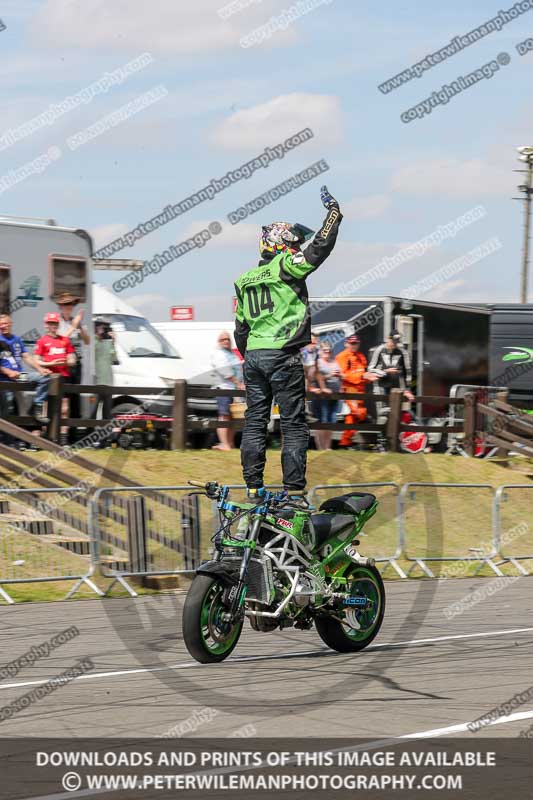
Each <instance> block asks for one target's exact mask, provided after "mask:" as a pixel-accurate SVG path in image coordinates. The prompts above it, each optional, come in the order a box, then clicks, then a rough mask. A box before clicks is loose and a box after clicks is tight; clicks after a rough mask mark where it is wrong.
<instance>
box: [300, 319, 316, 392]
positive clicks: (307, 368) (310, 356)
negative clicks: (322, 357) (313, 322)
mask: <svg viewBox="0 0 533 800" xmlns="http://www.w3.org/2000/svg"><path fill="white" fill-rule="evenodd" d="M317 359H318V337H317V335H316V333H312V334H311V341H310V343H309V344H308V345H307V346H306V347H304V348H302V361H303V365H304V375H305V389H306V391H307V392H311V391H313V388H318V383H317V380H316V363H317Z"/></svg>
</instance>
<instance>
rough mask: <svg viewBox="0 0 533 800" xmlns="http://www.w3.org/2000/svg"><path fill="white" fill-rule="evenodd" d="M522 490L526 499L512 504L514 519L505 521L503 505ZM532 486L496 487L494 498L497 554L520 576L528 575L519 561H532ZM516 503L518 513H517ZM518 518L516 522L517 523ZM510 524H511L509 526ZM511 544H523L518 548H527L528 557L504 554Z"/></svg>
mask: <svg viewBox="0 0 533 800" xmlns="http://www.w3.org/2000/svg"><path fill="white" fill-rule="evenodd" d="M518 490H520V491H522V490H524V491H525V492H526V497H525V498H524V499H523V500H522V502H520V501H516V500H515V502H514V504H513V511H512V514H513V517H514V519H512V520H509V522H508V521H507V519H506V514H505V511H506V509H504V507H503V504H504V503H506V502H507V501H508V500H509V495H510V494H516V492H517V491H518ZM532 490H533V484H531V483H507V484H503V485H502V486H498V488H497V490H496V494H495V497H494V535H495V542H496V546H497V549H498V552H499V553H500V554H501V556H502V558H503V559H504V561H505V562H509V563H511V564H512V565H513V566H514V567H515V568H516V569H517V570H518V572H520V573H521V574H522V575H530V574H531V573H529V572H528V571H527V570H526V569H525V568H524V567H523V566H522V564H520V561H527V560H531V559H533V491H532ZM517 503H518V513H517ZM517 518H518V521H517ZM510 523H512V524H510ZM511 542H513V543H514V546H515V547H516V546H517V545H518V544H519V542H523V543H524V544H521V545H519V546H521V547H522V546H524V547H529V548H530V552H529V555H524V554H521V553H519V554H514V555H513V554H511V553H508V552H506V550H507V548H506V546H507V545H510V544H511Z"/></svg>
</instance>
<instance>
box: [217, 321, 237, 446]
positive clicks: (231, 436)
mask: <svg viewBox="0 0 533 800" xmlns="http://www.w3.org/2000/svg"><path fill="white" fill-rule="evenodd" d="M211 366H212V368H213V370H214V371H215V373H216V377H217V380H216V388H217V389H234V388H235V389H244V385H243V382H242V362H241V360H240V359H239V358H238V357H237V356H236V355H235V353H233V351H232V348H231V336H230V334H229V333H228V331H223V332H222V333H221V334H220V335H219V337H218V342H217V347H216V348H215V350H214V351H213V355H212V357H211ZM232 402H233V397H217V410H218V419H219V421H220V422H229V421H230V420H231V413H230V405H231V403H232ZM217 436H218V442H219V443H218V444H215V445H213V450H232V449H233V447H234V446H235V432H234V431H233V428H217Z"/></svg>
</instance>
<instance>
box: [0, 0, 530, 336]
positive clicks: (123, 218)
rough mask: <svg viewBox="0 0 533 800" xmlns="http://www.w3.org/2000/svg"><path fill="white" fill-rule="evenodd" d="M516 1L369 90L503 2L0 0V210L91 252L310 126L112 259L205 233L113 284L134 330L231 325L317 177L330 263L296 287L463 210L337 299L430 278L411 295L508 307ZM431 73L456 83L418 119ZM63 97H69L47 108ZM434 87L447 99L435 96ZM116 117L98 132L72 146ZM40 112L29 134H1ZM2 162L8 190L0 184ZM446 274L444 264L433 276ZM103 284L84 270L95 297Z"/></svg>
mask: <svg viewBox="0 0 533 800" xmlns="http://www.w3.org/2000/svg"><path fill="white" fill-rule="evenodd" d="M521 5H522V6H523V7H524V8H523V9H522V10H521V11H520V13H517V12H513V14H512V15H509V19H508V21H506V22H505V24H504V23H503V22H501V24H500V25H499V27H501V30H494V31H493V32H489V33H487V35H485V36H483V37H482V38H480V39H479V41H476V42H474V43H473V44H471V45H470V46H467V47H466V46H462V47H461V48H458V52H456V53H455V54H452V55H449V56H448V57H446V58H444V59H442V58H441V59H440V62H438V61H437V59H434V61H435V63H434V64H433V65H431V64H429V62H426V64H425V67H420V68H419V69H418V70H417V71H418V72H419V73H420V77H416V76H415V77H413V78H412V79H411V80H409V81H407V82H405V83H404V84H403V85H399V86H397V88H393V89H391V90H390V91H389V92H387V93H386V92H384V91H381V90H380V89H379V88H378V86H379V85H381V84H383V83H384V82H385V81H387V79H389V78H392V77H393V76H395V75H397V74H398V73H400V72H402V71H403V70H405V69H407V68H408V67H410V66H411V65H414V64H416V63H419V62H421V61H422V59H424V58H425V57H426V56H427V55H428V54H431V53H435V52H436V51H438V50H440V49H441V48H444V47H446V46H447V45H449V44H450V42H451V41H452V40H453V38H454V37H456V36H464V35H465V34H467V33H468V32H469V31H472V30H473V29H475V28H478V27H479V26H482V25H483V24H484V23H487V22H488V21H489V20H491V19H493V18H494V17H496V15H497V14H498V12H500V11H501V10H502V9H503V10H504V11H508V10H509V9H511V8H512V7H513V6H512V4H511V3H509V4H505V3H502V1H501V0H498V2H496V0H494V2H493V1H492V0H483V2H481V0H470V2H469V3H464V2H459V0H448V2H447V3H424V4H422V3H420V2H419V0H394V2H392V0H390V1H389V2H382V3H379V4H376V3H374V2H371V1H370V0H357V1H355V0H234V2H233V12H234V13H231V14H230V11H231V10H232V9H229V8H227V6H228V3H227V2H225V1H224V0H195V2H194V3H186V2H184V0H151V2H150V3H146V2H145V0H4V1H3V3H2V4H1V6H0V20H1V21H2V23H3V25H2V24H0V29H1V28H3V27H4V26H5V29H4V30H0V54H1V55H2V69H1V71H0V95H1V97H2V117H1V120H0V215H21V216H35V217H45V218H53V219H55V220H56V221H57V222H58V224H60V225H64V226H68V227H75V228H84V229H86V230H88V231H89V232H90V233H91V235H92V237H93V239H94V243H95V248H100V247H104V246H105V245H107V244H109V243H110V242H112V241H114V240H115V239H117V237H119V236H121V235H123V234H125V233H127V232H129V231H132V230H133V229H135V228H136V226H138V225H139V224H140V223H143V222H146V221H147V220H150V219H151V218H152V217H154V216H155V215H157V214H159V213H160V212H162V211H163V209H164V208H165V207H166V206H167V205H168V204H177V203H179V202H180V201H181V200H183V199H184V198H187V197H189V196H190V195H192V194H193V193H195V192H197V191H199V190H201V189H202V188H203V187H205V186H206V185H208V184H209V183H210V181H211V180H212V179H216V180H220V178H221V177H222V176H224V175H226V174H227V173H228V172H229V171H230V170H236V169H237V168H238V167H240V166H241V165H243V164H245V163H247V162H249V161H251V160H252V159H254V157H256V156H259V155H260V154H261V153H264V152H265V148H274V147H275V146H276V145H278V144H280V143H282V142H284V141H285V140H286V139H288V138H289V137H291V136H293V135H294V134H296V133H297V132H299V131H301V130H303V129H306V128H310V129H311V130H312V132H313V136H312V138H310V139H309V140H308V141H305V142H304V143H302V144H300V145H299V146H297V147H294V148H293V149H291V150H289V151H288V152H286V153H285V154H284V156H283V158H276V159H275V160H273V161H272V162H271V163H269V165H268V166H266V167H260V168H259V169H256V170H255V171H254V172H253V174H252V175H251V176H250V177H248V178H244V177H243V178H242V179H241V180H239V181H236V182H235V183H232V184H231V185H229V186H228V187H227V188H224V189H223V190H222V191H219V192H217V193H216V194H215V195H214V197H213V199H207V200H205V201H204V202H202V203H200V204H198V205H197V206H194V207H192V208H191V209H190V210H188V211H187V212H186V213H183V214H181V215H179V216H177V217H176V218H175V219H172V220H170V221H169V222H168V223H167V224H165V225H164V226H161V227H159V228H157V229H155V230H153V231H152V232H150V233H146V235H144V236H142V238H139V239H137V240H136V241H135V242H134V244H133V246H131V247H130V246H126V247H124V248H123V249H122V250H121V251H120V252H117V253H116V254H115V257H117V258H134V259H141V260H145V261H151V260H152V259H153V258H154V256H155V255H156V254H158V253H161V252H162V251H164V250H166V249H168V248H169V247H170V246H171V245H173V244H177V243H179V242H182V241H184V240H185V239H187V238H189V237H191V236H192V235H193V234H195V233H196V232H198V231H200V230H202V229H207V227H208V225H209V224H210V223H212V222H218V223H220V225H221V228H222V229H221V232H220V233H218V234H217V235H216V236H215V235H212V236H211V238H210V239H209V241H207V242H206V243H205V246H203V247H201V248H195V249H193V250H191V251H190V252H187V253H185V254H184V255H182V256H181V257H180V258H179V259H176V260H174V261H172V262H171V263H169V264H167V265H166V266H164V267H163V268H162V269H161V270H160V271H159V272H157V273H156V272H152V273H149V274H147V275H146V277H145V278H144V280H143V281H142V283H139V284H137V285H135V286H128V288H126V289H124V290H123V291H121V297H122V299H123V300H125V301H126V302H128V303H130V304H132V305H134V306H135V307H136V308H138V309H139V310H141V311H142V312H143V313H144V314H145V315H146V316H148V317H149V318H150V319H151V320H152V321H162V320H167V319H169V314H170V307H171V306H173V305H186V306H193V307H194V312H195V318H196V319H198V320H213V321H217V320H227V319H230V318H231V316H232V297H233V293H234V292H233V282H234V280H235V278H236V277H237V276H238V275H239V274H240V273H242V272H244V271H246V270H247V269H250V268H252V267H253V266H254V265H255V264H256V263H257V259H258V255H259V251H258V244H259V236H260V230H261V225H262V224H265V223H269V222H273V221H276V220H287V221H298V222H302V223H304V224H305V225H307V226H309V227H311V228H314V229H317V228H318V227H319V225H320V223H321V221H322V219H323V217H324V214H325V211H324V209H323V207H322V205H321V203H320V186H321V185H322V184H323V183H326V184H327V186H328V188H329V190H330V191H331V192H332V194H334V195H335V197H337V199H338V200H339V202H340V206H341V210H342V211H343V214H344V220H343V222H342V225H341V229H340V235H339V241H338V243H337V246H336V248H335V250H334V252H333V254H332V255H331V256H330V258H329V259H328V260H327V261H326V262H325V263H324V264H323V266H322V267H321V268H320V269H319V270H318V271H317V272H316V273H315V274H314V275H313V276H311V278H310V279H309V291H310V294H311V295H312V296H324V295H328V294H331V293H335V291H336V290H337V294H338V293H339V288H338V287H339V286H341V287H342V286H343V285H344V284H347V283H349V282H350V281H354V280H355V279H357V277H358V276H361V275H362V274H363V273H367V272H369V271H370V270H372V268H373V267H375V266H376V265H379V264H380V263H382V260H383V259H384V258H385V257H388V258H389V259H391V258H392V257H393V256H394V255H396V254H398V253H399V252H402V253H403V252H407V250H406V248H408V247H410V246H412V245H413V244H415V243H417V242H420V241H421V240H424V239H426V240H427V237H429V236H430V235H431V234H432V233H434V232H435V231H439V230H441V231H442V230H443V229H444V226H450V224H451V223H454V221H456V220H457V219H459V218H464V215H465V214H468V212H469V211H471V210H472V209H478V208H480V207H481V209H482V213H481V214H480V213H477V214H474V215H473V216H474V217H475V218H476V219H474V220H473V221H471V222H470V223H469V224H467V225H463V226H462V227H461V229H460V230H455V228H454V229H453V230H454V233H453V234H450V235H446V236H443V237H440V238H441V241H440V243H437V244H433V245H432V246H430V247H422V248H420V247H419V248H418V249H417V250H416V253H415V255H412V254H413V250H412V249H411V250H409V251H408V252H409V253H410V254H411V255H410V256H409V257H408V258H405V259H403V260H402V259H400V260H401V262H402V263H400V264H399V265H397V266H395V267H394V268H393V269H390V270H389V271H388V273H387V274H384V275H383V277H381V278H379V277H378V278H376V277H375V276H373V277H371V279H368V280H367V282H366V285H365V287H364V290H358V291H354V292H353V294H358V293H359V294H364V295H365V296H369V295H372V296H374V295H376V296H380V295H383V294H392V295H402V296H407V289H408V288H409V287H412V286H413V285H415V284H417V283H420V281H422V280H423V279H424V278H427V277H428V276H432V275H433V274H435V276H436V277H435V278H434V279H433V280H431V281H428V282H427V285H426V286H425V288H423V296H424V299H427V300H434V301H437V302H453V301H461V302H518V301H519V299H520V295H519V292H520V269H521V250H522V237H523V208H522V204H521V203H519V202H517V201H516V200H513V198H514V197H517V196H519V193H518V191H517V188H516V187H517V185H518V184H519V183H520V182H521V181H522V176H521V175H519V174H518V173H516V172H514V170H517V169H520V168H521V166H522V165H521V163H520V162H519V161H518V160H517V155H518V154H517V152H516V147H517V146H520V145H533V106H532V104H531V86H532V75H533V0H531V9H530V10H527V6H528V5H529V0H524V2H523V3H522V4H521ZM238 6H241V7H240V8H238ZM524 9H525V10H524ZM284 12H285V13H284ZM288 12H290V13H288ZM515 14H516V17H515ZM504 16H505V18H506V19H507V15H504ZM514 17H515V18H514ZM501 19H502V18H500V21H501ZM492 27H495V26H494V25H493V26H492ZM254 32H255V33H254ZM529 37H531V38H530V46H531V49H529V50H528V49H527V45H526V46H524V47H522V48H521V49H522V51H525V52H524V54H523V55H520V54H519V52H518V50H517V46H518V45H519V44H520V43H523V42H525V41H526V40H527V39H528V38H529ZM132 63H133V65H134V66H131V64H132ZM127 65H130V66H127ZM484 65H492V66H487V67H485V70H484V73H477V75H478V77H479V75H480V74H481V75H487V76H489V75H490V77H483V78H481V79H479V80H477V81H476V82H473V84H472V85H471V86H466V84H465V83H464V82H463V81H459V76H463V77H464V76H466V75H468V74H470V73H474V72H475V71H476V70H479V69H481V68H482V67H484ZM106 75H107V76H109V75H112V76H114V79H113V81H111V79H109V78H108V79H107V83H105V90H104V89H103V88H102V87H103V86H104V84H103V83H100V84H99V86H100V89H99V91H98V92H96V91H95V90H90V91H85V92H83V90H84V89H85V90H87V87H90V86H94V85H95V83H96V82H98V81H102V79H104V76H106ZM117 76H118V77H117ZM452 82H456V83H455V87H459V90H458V91H456V89H453V88H452V89H450V90H448V94H450V95H453V96H450V97H449V101H448V102H446V103H445V104H444V103H443V102H441V101H438V102H437V100H438V98H437V95H433V98H434V99H433V107H431V105H430V104H429V103H426V106H425V107H424V106H422V105H421V104H422V102H423V101H425V100H427V99H428V98H430V97H431V96H432V93H434V92H439V91H440V90H441V89H442V87H443V86H444V85H448V86H452V87H453V83H452ZM466 83H468V81H467V82H466ZM462 84H463V85H465V86H466V88H461V85H462ZM80 92H82V95H80V94H79V93H80ZM73 96H76V97H77V98H78V99H77V100H76V102H73V103H72V104H71V105H72V107H71V108H70V109H69V108H68V107H67V105H68V104H67V105H63V106H61V109H62V111H61V112H59V111H58V109H59V108H60V105H59V104H61V103H65V101H66V99H67V98H69V97H70V98H72V97H73ZM80 97H83V98H84V101H83V102H82V101H81V100H80V99H79V98H80ZM439 97H440V98H441V99H447V97H446V91H445V92H441V93H440V95H439ZM146 98H150V99H149V100H147V99H146ZM417 106H418V111H413V112H410V116H412V117H413V118H412V119H410V117H407V112H408V111H409V109H413V108H415V107H417ZM124 107H125V108H126V111H124V110H123V111H122V117H123V118H121V119H120V120H119V121H118V122H117V117H115V118H114V122H115V124H113V125H112V124H110V123H107V124H103V125H101V126H100V128H99V129H98V135H95V130H94V128H93V129H92V133H91V135H90V136H89V135H86V134H87V129H89V128H90V127H91V126H94V125H95V124H96V123H97V122H99V121H100V120H102V119H103V118H104V117H106V116H107V115H110V114H112V113H113V112H117V111H119V110H120V109H124ZM427 109H429V112H430V113H427ZM133 110H135V113H133ZM43 112H49V113H48V115H47V119H48V121H47V122H43V118H41V120H40V122H39V124H38V125H35V126H34V127H35V128H36V129H35V130H32V131H28V128H26V129H25V135H24V136H16V139H17V140H16V141H15V140H14V138H13V135H11V138H10V135H9V131H11V132H13V131H18V132H19V133H20V126H22V125H24V124H25V123H28V122H29V121H30V120H32V119H34V118H36V117H37V116H38V115H40V114H43ZM402 115H403V120H405V119H407V120H408V121H407V122H406V121H403V120H402ZM80 132H81V133H82V136H81V139H82V140H84V142H83V144H81V145H80V146H76V147H75V148H71V147H70V146H69V141H72V140H71V139H69V137H73V136H74V135H75V134H78V133H80ZM83 132H85V134H84V133H83ZM79 140H80V137H78V141H79ZM10 142H11V143H10ZM50 148H52V150H50ZM50 153H52V154H53V157H52V156H50V155H48V156H47V155H46V154H50ZM43 156H46V158H45V159H44V160H43ZM36 159H37V164H38V165H39V168H38V169H37V168H36V167H35V164H36ZM318 161H324V162H326V164H327V166H328V167H329V169H328V170H327V171H326V172H325V173H323V174H321V175H318V176H317V177H314V178H313V179H312V180H309V181H308V182H307V183H304V184H303V185H301V186H299V187H298V188H294V189H293V191H291V192H290V193H288V194H285V195H280V196H279V198H278V199H275V200H272V202H270V204H268V205H266V206H265V207H264V208H262V209H261V210H258V211H256V213H253V214H249V215H248V217H247V218H246V219H244V220H242V221H240V222H239V223H238V224H235V225H232V224H231V223H230V221H229V220H228V215H229V214H230V213H231V212H234V211H235V210H236V209H237V208H239V207H242V206H245V204H246V203H249V202H251V201H253V200H254V198H256V197H258V196H259V195H261V194H263V193H264V192H267V191H268V190H270V189H272V188H273V187H276V186H278V185H279V184H281V183H283V182H284V181H286V180H288V179H289V178H290V177H291V176H293V175H295V174H296V173H299V172H301V171H302V170H305V169H306V168H307V167H309V166H310V165H312V164H314V163H316V162H318ZM30 163H31V164H32V165H34V166H33V167H32V168H29V169H26V170H25V171H24V173H21V172H20V168H22V167H23V166H25V165H28V164H30ZM13 171H15V172H17V171H18V172H17V176H18V178H17V182H16V183H13V182H12V181H9V180H4V178H5V176H9V175H10V174H11V175H12V174H13ZM21 174H24V175H25V177H24V178H23V179H19V178H20V176H21ZM447 230H448V231H450V230H452V228H450V227H449V228H448V229H447ZM489 240H492V241H494V240H497V246H496V247H494V246H493V247H489V248H488V254H485V255H483V257H481V258H479V259H477V260H474V261H475V263H470V262H468V265H467V266H465V265H463V264H462V262H461V261H460V259H461V258H462V257H464V256H466V255H467V254H468V253H470V252H471V251H472V250H474V249H475V248H481V251H482V252H485V251H484V250H483V246H484V245H485V243H486V242H488V241H489ZM433 241H435V239H434V240H433ZM458 259H459V261H458ZM470 261H472V259H470ZM452 262H453V263H454V264H456V265H458V266H456V268H455V269H454V268H450V269H448V270H446V269H445V268H446V267H447V265H450V264H452ZM122 275H125V273H117V272H113V273H106V272H103V271H99V272H97V273H96V277H97V279H98V281H99V282H100V283H103V284H104V285H107V286H110V287H111V285H112V283H113V282H114V281H117V279H119V278H120V277H121V276H122ZM531 283H533V278H532V279H531V281H530V284H531ZM428 287H429V288H428ZM529 300H530V302H531V301H533V289H530V294H529Z"/></svg>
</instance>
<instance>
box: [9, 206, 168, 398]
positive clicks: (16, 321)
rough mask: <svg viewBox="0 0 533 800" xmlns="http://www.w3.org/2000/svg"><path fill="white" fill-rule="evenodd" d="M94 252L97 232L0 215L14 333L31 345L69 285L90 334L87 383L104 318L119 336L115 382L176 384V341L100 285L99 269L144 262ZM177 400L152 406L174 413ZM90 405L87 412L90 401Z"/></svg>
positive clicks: (91, 377) (85, 369)
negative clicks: (97, 326)
mask: <svg viewBox="0 0 533 800" xmlns="http://www.w3.org/2000/svg"><path fill="white" fill-rule="evenodd" d="M92 254H93V243H92V239H91V236H90V235H89V233H87V231H85V230H83V229H81V228H64V227H61V226H59V225H57V224H56V223H55V222H54V220H45V219H42V220H36V219H29V218H19V217H1V216H0V312H1V313H10V314H11V316H12V317H13V332H14V333H15V334H16V335H17V336H21V337H22V338H23V339H24V341H25V343H26V345H27V347H28V348H30V349H31V348H32V347H33V345H34V344H35V341H36V340H37V339H38V338H39V337H40V336H42V334H43V333H44V323H43V318H44V315H45V314H46V313H47V312H48V311H57V310H58V308H57V305H56V303H55V301H54V298H57V296H58V295H59V294H61V293H62V292H70V293H71V294H73V295H75V296H76V297H79V298H80V300H81V304H80V307H81V308H84V309H85V315H84V323H85V325H86V327H87V328H88V330H89V332H90V336H91V344H90V345H89V346H84V347H83V359H82V375H81V381H82V383H83V384H89V385H90V384H93V383H94V382H95V377H94V373H95V368H94V331H93V320H94V318H95V317H102V318H104V319H106V320H107V321H109V322H110V324H111V326H112V328H113V330H114V332H115V337H116V345H117V347H116V349H117V355H118V360H119V363H118V364H117V365H116V366H115V367H114V368H113V383H114V385H115V386H132V387H133V386H137V387H142V386H146V387H148V386H152V387H153V386H156V387H157V386H161V388H162V389H163V388H167V387H171V386H173V385H174V381H175V380H176V379H177V378H180V377H182V375H181V369H180V360H179V358H178V356H177V354H176V353H175V352H174V350H173V349H172V347H171V346H170V345H169V344H168V342H166V340H165V339H164V337H163V336H162V335H161V334H160V333H158V332H157V331H156V330H155V329H154V328H153V327H152V326H151V324H150V323H149V322H148V320H147V319H146V318H145V317H143V315H142V314H140V313H139V312H138V311H136V310H135V309H134V308H132V307H131V306H129V305H128V304H126V303H124V301H123V300H122V299H120V298H119V297H117V296H116V295H114V294H113V293H112V292H110V291H108V290H107V289H105V288H104V287H102V286H99V285H97V284H93V273H94V270H100V269H105V270H110V269H113V270H124V269H127V270H131V269H139V268H142V265H143V262H142V261H136V260H130V259H127V260H122V259H94V258H93V256H92ZM141 399H144V398H143V397H142V395H141V396H139V393H137V395H132V394H122V395H117V396H116V397H115V398H114V400H113V406H114V407H117V406H121V410H124V404H128V405H129V406H130V408H131V407H133V406H135V404H136V403H138V401H139V400H141ZM171 405H172V398H171V397H168V398H158V399H157V401H155V402H154V403H153V404H152V407H151V410H152V411H154V412H156V413H170V410H171ZM84 410H85V411H88V406H87V405H86V404H84Z"/></svg>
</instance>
